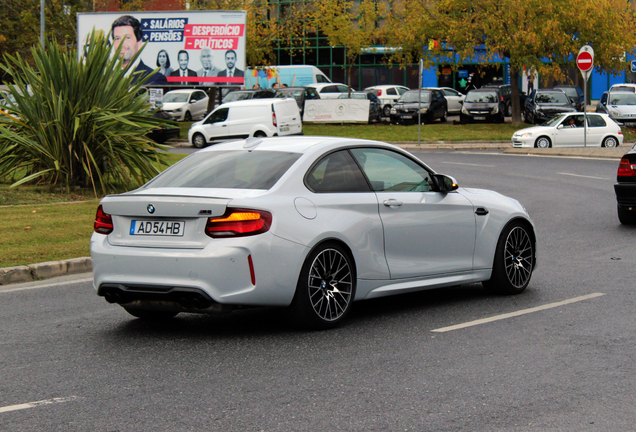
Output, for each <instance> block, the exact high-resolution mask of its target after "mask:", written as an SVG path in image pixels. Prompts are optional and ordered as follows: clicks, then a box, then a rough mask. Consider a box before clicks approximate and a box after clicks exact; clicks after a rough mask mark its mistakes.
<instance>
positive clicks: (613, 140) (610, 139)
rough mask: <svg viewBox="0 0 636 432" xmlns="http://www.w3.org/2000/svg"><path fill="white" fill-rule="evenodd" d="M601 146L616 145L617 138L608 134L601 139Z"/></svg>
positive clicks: (610, 146) (611, 146) (612, 146)
mask: <svg viewBox="0 0 636 432" xmlns="http://www.w3.org/2000/svg"><path fill="white" fill-rule="evenodd" d="M601 147H607V148H614V147H618V140H617V139H616V138H614V137H613V136H608V137H607V138H605V139H604V140H603V143H602V144H601Z"/></svg>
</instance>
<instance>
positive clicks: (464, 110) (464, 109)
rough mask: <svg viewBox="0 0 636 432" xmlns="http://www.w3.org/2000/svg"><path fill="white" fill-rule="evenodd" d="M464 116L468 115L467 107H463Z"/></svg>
mask: <svg viewBox="0 0 636 432" xmlns="http://www.w3.org/2000/svg"><path fill="white" fill-rule="evenodd" d="M462 114H466V115H468V110H467V109H466V107H465V106H463V105H462Z"/></svg>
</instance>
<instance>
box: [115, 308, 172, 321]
mask: <svg viewBox="0 0 636 432" xmlns="http://www.w3.org/2000/svg"><path fill="white" fill-rule="evenodd" d="M122 307H123V308H124V309H125V310H126V312H128V313H129V314H131V315H132V316H134V317H137V318H140V319H142V320H148V321H163V320H168V319H170V318H174V317H175V316H176V315H177V314H178V313H179V312H172V311H163V310H152V309H137V308H128V307H125V306H122Z"/></svg>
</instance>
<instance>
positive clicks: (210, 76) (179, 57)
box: [77, 11, 247, 87]
mask: <svg viewBox="0 0 636 432" xmlns="http://www.w3.org/2000/svg"><path fill="white" fill-rule="evenodd" d="M246 22H247V14H246V12H245V11H192V12H190V11H180V12H99V13H79V14H77V29H78V30H77V38H78V41H77V46H78V47H79V50H78V55H79V56H80V58H81V56H82V55H83V53H84V52H85V49H86V47H87V44H90V41H89V40H88V37H89V35H90V34H91V32H92V31H93V29H94V30H96V31H97V32H98V34H99V35H100V36H101V37H108V39H109V43H111V44H112V46H113V49H117V48H118V47H119V46H120V45H121V47H122V49H121V52H120V57H121V58H122V59H123V64H124V66H128V64H129V63H128V61H129V60H132V58H133V57H134V56H135V54H137V52H139V50H141V49H142V47H143V51H142V52H141V55H140V56H139V57H138V58H137V61H136V62H135V64H134V65H133V67H132V71H133V72H138V73H140V74H139V75H141V76H143V75H144V74H149V73H150V72H151V71H153V70H156V69H158V71H157V73H156V74H154V75H153V76H152V77H151V78H150V80H149V81H148V82H147V84H146V85H147V86H148V87H153V86H155V87H193V86H237V87H243V86H244V84H245V39H246Z"/></svg>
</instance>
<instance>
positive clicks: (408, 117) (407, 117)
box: [401, 116, 413, 119]
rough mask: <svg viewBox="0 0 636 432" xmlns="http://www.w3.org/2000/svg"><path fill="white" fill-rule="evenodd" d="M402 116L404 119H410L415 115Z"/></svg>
mask: <svg viewBox="0 0 636 432" xmlns="http://www.w3.org/2000/svg"><path fill="white" fill-rule="evenodd" d="M401 118H403V119H410V118H413V116H402V117H401Z"/></svg>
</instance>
